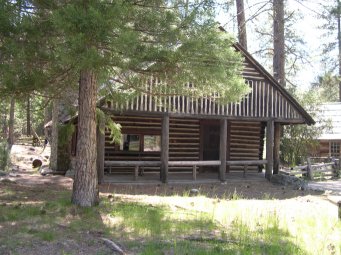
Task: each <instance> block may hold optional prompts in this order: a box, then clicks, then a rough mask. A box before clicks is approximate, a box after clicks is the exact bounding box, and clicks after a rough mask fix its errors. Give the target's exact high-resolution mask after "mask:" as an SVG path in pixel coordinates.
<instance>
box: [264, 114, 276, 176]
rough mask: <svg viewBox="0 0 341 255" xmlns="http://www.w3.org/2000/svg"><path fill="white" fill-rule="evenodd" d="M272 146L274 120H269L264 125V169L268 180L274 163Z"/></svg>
mask: <svg viewBox="0 0 341 255" xmlns="http://www.w3.org/2000/svg"><path fill="white" fill-rule="evenodd" d="M273 146H274V121H273V120H269V121H268V122H267V125H266V160H267V161H268V163H267V165H266V170H265V178H266V179H268V180H270V178H271V175H272V169H273V165H274V159H273Z"/></svg>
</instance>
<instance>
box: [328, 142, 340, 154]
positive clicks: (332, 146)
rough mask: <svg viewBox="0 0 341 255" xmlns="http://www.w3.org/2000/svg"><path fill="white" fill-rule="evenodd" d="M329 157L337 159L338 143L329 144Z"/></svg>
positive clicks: (338, 152)
mask: <svg viewBox="0 0 341 255" xmlns="http://www.w3.org/2000/svg"><path fill="white" fill-rule="evenodd" d="M330 156H332V157H339V156H340V143H338V142H331V143H330Z"/></svg>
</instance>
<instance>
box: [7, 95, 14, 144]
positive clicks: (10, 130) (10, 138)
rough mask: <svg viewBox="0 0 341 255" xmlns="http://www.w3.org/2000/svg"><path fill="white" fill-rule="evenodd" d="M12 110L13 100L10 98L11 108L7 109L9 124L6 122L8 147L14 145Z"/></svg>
mask: <svg viewBox="0 0 341 255" xmlns="http://www.w3.org/2000/svg"><path fill="white" fill-rule="evenodd" d="M14 109H15V99H14V97H12V98H11V106H10V109H9V122H8V146H9V147H12V145H13V144H14Z"/></svg>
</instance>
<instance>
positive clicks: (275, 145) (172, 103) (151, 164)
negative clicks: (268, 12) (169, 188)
mask: <svg viewBox="0 0 341 255" xmlns="http://www.w3.org/2000/svg"><path fill="white" fill-rule="evenodd" d="M234 47H235V49H236V50H237V51H239V52H240V53H241V54H242V55H243V57H244V68H243V72H242V75H243V77H244V79H245V82H246V83H247V84H248V85H249V86H250V93H249V94H248V95H246V96H245V97H244V98H243V99H242V101H241V102H239V103H229V104H226V105H221V104H218V103H217V102H216V100H215V98H214V96H213V97H212V96H211V97H202V98H199V99H194V98H190V97H186V96H164V97H162V98H155V96H151V95H150V94H151V93H149V94H143V93H142V94H141V95H140V96H138V97H136V98H134V99H132V100H128V101H126V102H125V103H117V102H113V101H110V100H106V99H104V100H101V101H100V103H99V105H98V107H99V108H100V109H102V110H103V111H104V112H105V113H106V114H110V115H111V116H112V119H113V120H114V121H115V122H116V123H120V124H121V127H122V129H121V131H122V141H121V143H120V144H115V143H112V142H111V141H110V138H109V131H106V132H105V134H103V133H101V132H100V131H98V133H97V167H98V177H99V182H103V181H106V180H109V179H110V178H111V179H112V178H115V176H119V175H129V176H131V178H133V179H132V180H134V179H135V180H138V179H139V175H147V174H148V173H154V177H155V176H157V178H156V179H158V178H159V179H160V180H161V181H162V182H164V183H167V182H168V181H169V180H174V179H172V178H173V176H175V175H172V173H177V176H178V177H177V178H179V174H180V176H181V173H187V175H183V176H184V177H180V179H182V178H188V177H185V176H190V178H191V179H193V180H197V178H199V177H200V176H202V175H203V176H205V173H211V174H213V176H215V177H214V178H215V179H216V180H220V181H222V182H224V181H225V180H226V178H229V173H232V172H240V173H241V174H242V175H245V174H246V172H248V173H249V172H251V171H252V172H259V171H260V170H261V169H262V168H263V167H264V166H265V177H266V178H268V179H269V178H270V177H271V175H272V174H273V173H278V165H279V136H280V128H281V126H282V125H288V124H290V125H291V124H307V125H311V124H314V123H315V122H314V120H313V119H312V117H311V116H310V115H309V114H308V113H307V112H306V111H305V110H304V109H303V108H302V106H300V104H299V103H298V102H297V101H296V100H295V99H294V98H293V97H292V96H291V95H290V94H289V93H288V92H287V91H286V90H285V89H284V88H283V87H281V86H280V84H279V83H278V82H277V81H276V80H275V79H274V78H273V77H272V76H271V75H270V74H269V73H268V72H267V71H266V70H265V69H264V68H263V67H262V66H261V65H260V64H259V63H258V62H257V61H256V60H255V59H254V58H253V57H252V56H251V55H250V54H249V53H248V52H247V51H246V50H245V49H244V48H243V47H242V46H241V45H239V44H238V43H236V44H234ZM157 84H158V81H157V79H152V80H151V82H150V83H149V84H148V85H146V86H148V87H147V90H149V91H152V90H153V87H154V86H157ZM160 101H161V102H162V104H160ZM75 124H76V125H77V123H76V122H75ZM103 125H104V123H100V124H99V126H102V128H103ZM100 129H101V127H99V128H98V130H100ZM76 130H77V129H76ZM265 137H266V142H265V139H264V138H265ZM76 139H77V134H76V133H75V134H74V135H73V139H72V144H73V146H72V155H73V156H75V153H76V148H75V147H76ZM264 146H265V147H266V155H265V158H263V151H264ZM188 174H189V175H188ZM150 176H151V175H150ZM174 178H175V177H174Z"/></svg>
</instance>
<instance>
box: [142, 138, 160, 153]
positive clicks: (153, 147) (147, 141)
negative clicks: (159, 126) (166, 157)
mask: <svg viewBox="0 0 341 255" xmlns="http://www.w3.org/2000/svg"><path fill="white" fill-rule="evenodd" d="M143 151H161V136H159V135H144V137H143Z"/></svg>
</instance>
